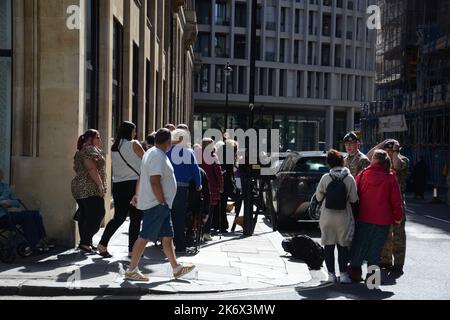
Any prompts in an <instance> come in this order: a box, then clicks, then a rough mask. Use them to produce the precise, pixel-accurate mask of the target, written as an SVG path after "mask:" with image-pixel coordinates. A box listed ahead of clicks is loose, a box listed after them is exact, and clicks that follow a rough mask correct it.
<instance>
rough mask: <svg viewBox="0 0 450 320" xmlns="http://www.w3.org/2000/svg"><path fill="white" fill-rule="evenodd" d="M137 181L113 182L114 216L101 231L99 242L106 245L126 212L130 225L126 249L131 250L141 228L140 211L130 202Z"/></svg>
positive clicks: (125, 215) (122, 221) (125, 216)
mask: <svg viewBox="0 0 450 320" xmlns="http://www.w3.org/2000/svg"><path fill="white" fill-rule="evenodd" d="M136 184H137V181H136V180H134V181H125V182H118V183H114V184H113V190H112V191H113V192H112V193H113V198H114V207H115V212H114V218H113V219H112V220H111V221H109V223H108V225H107V226H106V228H105V232H103V236H102V239H101V240H100V244H101V245H102V246H105V247H107V246H108V243H109V240H110V239H111V237H112V236H113V235H114V233H115V232H116V231H117V229H119V228H120V226H121V225H122V224H123V223H124V222H125V220H126V218H127V216H128V214H129V215H130V226H129V230H128V239H129V240H128V250H129V252H132V251H133V246H134V243H135V242H136V240H137V238H138V236H139V232H140V230H141V221H142V211H140V210H138V209H136V208H135V207H134V206H132V205H131V204H130V202H131V200H132V199H133V196H134V194H135V192H136Z"/></svg>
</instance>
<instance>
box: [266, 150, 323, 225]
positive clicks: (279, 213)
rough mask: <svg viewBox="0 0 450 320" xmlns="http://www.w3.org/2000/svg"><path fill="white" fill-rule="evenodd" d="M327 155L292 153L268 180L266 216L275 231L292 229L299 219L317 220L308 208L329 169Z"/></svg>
mask: <svg viewBox="0 0 450 320" xmlns="http://www.w3.org/2000/svg"><path fill="white" fill-rule="evenodd" d="M326 156H327V154H326V152H321V151H308V152H292V153H290V154H289V155H288V156H287V157H286V158H285V159H284V160H283V161H282V164H281V166H280V167H279V169H278V171H277V172H276V173H275V175H273V176H272V177H270V179H268V180H267V181H268V182H266V183H267V186H266V187H265V188H264V191H263V193H264V194H263V199H264V207H265V215H266V217H268V218H269V219H270V220H271V222H272V225H273V229H274V230H278V229H289V227H290V226H292V225H293V224H295V223H296V222H299V221H300V222H302V221H307V222H311V221H314V220H312V219H311V218H310V215H309V214H308V208H309V204H310V201H311V198H312V196H313V195H314V193H315V192H316V188H317V185H318V184H319V182H320V179H321V178H322V176H323V175H324V174H325V173H328V172H329V170H330V168H329V167H328V165H327V163H326ZM316 221H317V220H316Z"/></svg>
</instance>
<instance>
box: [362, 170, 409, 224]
mask: <svg viewBox="0 0 450 320" xmlns="http://www.w3.org/2000/svg"><path fill="white" fill-rule="evenodd" d="M356 184H357V187H358V196H359V216H358V220H359V221H361V222H365V223H370V224H377V225H390V224H393V223H394V222H395V221H400V220H402V219H403V214H404V213H403V202H402V196H401V193H400V186H399V185H398V182H397V179H396V178H395V175H394V174H393V173H387V172H386V171H385V170H384V168H383V167H382V166H381V165H370V166H369V167H367V169H366V170H364V171H362V172H361V173H360V174H359V175H358V176H357V177H356Z"/></svg>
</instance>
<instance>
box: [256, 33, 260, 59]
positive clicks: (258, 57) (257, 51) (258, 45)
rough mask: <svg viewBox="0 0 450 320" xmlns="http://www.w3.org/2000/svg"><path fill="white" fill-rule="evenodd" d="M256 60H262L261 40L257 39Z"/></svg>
mask: <svg viewBox="0 0 450 320" xmlns="http://www.w3.org/2000/svg"><path fill="white" fill-rule="evenodd" d="M256 60H261V38H260V37H256Z"/></svg>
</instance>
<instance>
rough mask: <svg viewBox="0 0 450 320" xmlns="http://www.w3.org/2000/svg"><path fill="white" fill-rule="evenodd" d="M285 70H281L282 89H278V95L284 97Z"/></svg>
mask: <svg viewBox="0 0 450 320" xmlns="http://www.w3.org/2000/svg"><path fill="white" fill-rule="evenodd" d="M284 73H285V72H284V70H280V87H279V88H278V89H279V90H278V91H279V92H278V95H279V96H280V97H284Z"/></svg>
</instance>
